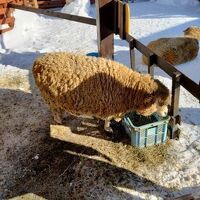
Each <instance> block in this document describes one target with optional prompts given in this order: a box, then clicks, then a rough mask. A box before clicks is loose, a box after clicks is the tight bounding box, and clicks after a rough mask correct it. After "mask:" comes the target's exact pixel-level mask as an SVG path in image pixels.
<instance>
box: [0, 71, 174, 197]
mask: <svg viewBox="0 0 200 200" xmlns="http://www.w3.org/2000/svg"><path fill="white" fill-rule="evenodd" d="M19 89H20V90H19ZM0 111H1V112H0V166H1V168H0V199H8V198H12V197H16V196H19V195H24V194H27V193H32V194H35V195H38V196H40V197H43V198H46V199H52V200H54V199H58V200H59V199H61V200H62V199H134V195H130V194H129V193H128V189H132V190H135V191H138V192H140V191H142V192H143V193H147V194H148V193H151V194H154V195H158V196H159V195H161V191H165V193H164V194H165V197H168V195H170V194H171V192H170V191H169V189H167V188H165V187H162V186H160V185H158V184H156V183H155V182H154V181H151V180H149V179H148V173H147V172H151V171H155V170H156V167H157V166H158V165H159V164H161V163H162V162H163V161H165V159H166V158H167V146H168V144H166V145H160V146H155V147H152V148H147V149H142V150H139V149H136V148H133V147H132V146H131V145H130V141H129V138H128V136H126V135H125V134H124V133H123V131H118V132H117V133H115V134H107V133H105V132H104V130H103V128H102V126H99V121H98V120H96V119H86V118H75V117H72V116H67V117H66V119H65V122H64V124H63V125H55V124H53V121H52V118H51V114H50V112H49V110H48V108H47V106H46V105H45V104H44V103H43V101H42V99H41V97H40V95H39V94H38V91H37V89H36V88H35V87H34V84H33V81H32V77H31V76H29V78H27V77H26V78H21V76H19V75H13V76H11V75H9V78H8V75H6V76H4V77H1V81H0ZM146 186H147V188H148V189H144V187H146ZM120 188H124V189H123V190H120ZM126 190H127V191H126ZM23 199H29V198H28V197H25V198H23ZM32 199H33V198H32ZM35 199H39V197H38V198H35Z"/></svg>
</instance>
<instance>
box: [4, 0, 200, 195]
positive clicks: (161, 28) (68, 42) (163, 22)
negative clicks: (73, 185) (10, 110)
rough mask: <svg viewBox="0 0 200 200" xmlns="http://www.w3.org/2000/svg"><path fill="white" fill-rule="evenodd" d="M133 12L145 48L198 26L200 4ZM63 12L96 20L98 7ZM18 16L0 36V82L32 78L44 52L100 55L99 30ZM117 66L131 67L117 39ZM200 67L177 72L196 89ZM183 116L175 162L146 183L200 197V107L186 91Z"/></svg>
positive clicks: (189, 1) (81, 5)
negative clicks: (17, 76) (12, 28)
mask: <svg viewBox="0 0 200 200" xmlns="http://www.w3.org/2000/svg"><path fill="white" fill-rule="evenodd" d="M130 8H131V33H132V35H133V36H134V37H135V38H137V39H138V40H140V41H141V42H143V43H144V44H147V43H148V42H150V41H151V40H154V39H157V38H159V37H174V36H182V35H183V30H185V29H186V28H187V27H189V26H192V25H195V26H200V15H199V13H200V3H199V2H198V1H196V0H185V1H178V0H170V1H168V0H157V1H154V0H151V1H139V0H138V1H136V3H130ZM62 12H67V13H72V14H76V15H84V16H88V17H95V7H93V6H90V5H89V4H88V2H86V0H76V1H74V3H72V4H71V5H69V6H68V7H67V6H66V7H64V8H63V9H62ZM14 15H15V18H16V24H15V28H14V30H12V31H10V32H7V33H5V34H3V35H1V36H0V78H1V77H5V76H7V75H11V76H14V75H16V74H21V75H23V76H28V74H29V73H30V69H31V66H32V63H33V61H34V59H35V58H36V57H37V56H39V55H41V54H43V53H46V52H51V51H73V52H79V53H82V54H87V53H91V52H97V41H96V40H97V34H96V27H95V26H90V25H84V24H80V23H76V22H70V21H67V20H61V19H57V18H51V17H46V16H43V15H36V14H33V13H29V12H23V11H19V10H16V11H15V13H14ZM115 60H117V61H119V62H122V63H124V64H126V65H127V66H129V65H130V62H129V48H128V44H127V42H125V41H121V40H120V39H119V37H118V36H116V37H115ZM136 67H137V69H138V70H139V71H142V72H143V71H146V67H145V66H144V65H143V64H142V61H141V54H140V53H139V52H136ZM199 67H200V55H198V57H197V58H196V59H194V60H193V61H191V62H188V63H185V64H182V65H179V66H177V68H178V69H179V70H181V71H182V72H184V73H185V74H186V75H187V76H189V77H190V78H191V79H192V80H194V81H195V82H197V83H198V82H199V81H200V68H199ZM156 75H157V76H158V77H159V79H160V80H162V81H163V82H164V83H165V84H166V85H167V86H168V87H169V88H171V79H170V78H169V77H168V76H167V75H166V74H165V73H164V72H162V71H161V70H159V69H156ZM18 89H20V88H18ZM180 113H181V116H182V121H183V123H182V125H181V126H180V129H181V131H182V133H181V137H180V140H179V141H173V147H172V149H171V152H170V155H171V156H172V157H175V159H176V162H174V163H168V162H165V163H163V164H162V165H161V166H160V167H159V169H158V171H157V172H156V173H152V174H151V173H150V172H149V173H150V174H148V177H149V178H151V176H152V179H155V177H156V181H157V183H158V184H159V185H161V186H164V187H170V188H176V189H177V188H178V189H180V192H177V194H187V193H193V195H194V196H195V195H196V196H199V197H200V104H199V102H198V100H197V99H195V98H194V97H193V96H192V95H191V94H190V93H189V92H187V91H186V90H185V89H183V88H181V96H180ZM146 173H148V172H146ZM124 190H126V192H128V193H129V194H131V195H133V196H137V197H138V198H139V197H140V198H145V199H146V198H147V196H145V194H143V193H142V192H140V193H139V192H135V191H134V189H124ZM148 198H149V199H156V196H155V195H153V194H152V195H149V196H148ZM133 199H134V197H133Z"/></svg>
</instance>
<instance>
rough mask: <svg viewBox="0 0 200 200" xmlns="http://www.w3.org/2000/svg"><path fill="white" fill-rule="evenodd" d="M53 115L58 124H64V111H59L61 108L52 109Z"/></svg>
mask: <svg viewBox="0 0 200 200" xmlns="http://www.w3.org/2000/svg"><path fill="white" fill-rule="evenodd" d="M51 111H52V114H53V119H54V121H55V122H56V123H58V124H62V120H63V110H61V109H59V108H56V109H55V108H54V109H51Z"/></svg>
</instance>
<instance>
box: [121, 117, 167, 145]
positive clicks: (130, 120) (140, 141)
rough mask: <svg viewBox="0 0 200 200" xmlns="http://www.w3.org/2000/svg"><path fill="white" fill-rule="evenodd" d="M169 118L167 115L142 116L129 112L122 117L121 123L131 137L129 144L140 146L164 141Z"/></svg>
mask: <svg viewBox="0 0 200 200" xmlns="http://www.w3.org/2000/svg"><path fill="white" fill-rule="evenodd" d="M169 119H170V117H168V116H167V117H164V118H161V117H159V116H158V115H157V114H153V115H151V116H149V117H144V116H141V115H138V114H136V113H129V114H127V115H126V116H125V117H124V118H123V120H122V124H123V126H124V127H125V131H126V133H127V134H128V135H129V136H130V138H131V144H132V145H133V146H135V147H139V148H142V147H148V146H152V145H154V144H161V143H165V142H166V139H167V128H168V122H169Z"/></svg>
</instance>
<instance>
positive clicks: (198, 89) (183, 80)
mask: <svg viewBox="0 0 200 200" xmlns="http://www.w3.org/2000/svg"><path fill="white" fill-rule="evenodd" d="M126 41H127V42H129V43H130V42H131V43H132V44H134V48H136V49H137V50H138V51H140V52H141V53H142V54H143V55H145V56H146V57H149V56H152V55H153V56H154V59H153V60H154V61H153V62H154V63H153V64H155V65H157V66H159V67H160V68H161V69H162V70H163V71H165V72H166V73H167V74H168V75H169V76H171V77H173V76H174V74H176V73H179V74H180V82H179V83H180V85H181V86H183V87H184V88H185V89H186V90H187V91H188V92H190V93H191V94H192V95H193V96H194V97H196V98H197V99H198V100H200V85H198V84H197V83H195V82H194V81H193V80H191V79H190V78H188V77H187V76H186V75H185V74H183V73H182V72H180V71H179V70H177V69H176V68H175V67H174V66H173V65H171V64H169V63H168V62H166V61H165V60H164V59H163V58H161V57H160V56H158V55H157V54H155V53H154V52H153V51H152V50H150V49H149V48H148V47H146V46H145V45H144V44H142V43H141V42H139V41H138V40H136V39H135V38H134V37H133V36H131V35H130V34H126Z"/></svg>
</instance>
